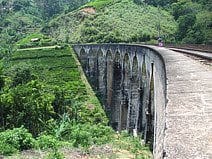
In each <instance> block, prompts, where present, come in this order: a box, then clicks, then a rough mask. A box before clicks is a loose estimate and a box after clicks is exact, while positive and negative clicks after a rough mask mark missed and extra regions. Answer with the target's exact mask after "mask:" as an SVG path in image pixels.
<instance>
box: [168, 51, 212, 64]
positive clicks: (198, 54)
mask: <svg viewBox="0 0 212 159" xmlns="http://www.w3.org/2000/svg"><path fill="white" fill-rule="evenodd" d="M169 49H170V50H172V51H175V52H179V53H183V54H185V55H186V56H188V57H190V58H192V59H194V60H198V61H199V62H201V63H203V64H205V65H208V66H211V67H212V51H208V50H207V51H205V50H196V49H191V48H189V49H186V48H183V49H181V48H169Z"/></svg>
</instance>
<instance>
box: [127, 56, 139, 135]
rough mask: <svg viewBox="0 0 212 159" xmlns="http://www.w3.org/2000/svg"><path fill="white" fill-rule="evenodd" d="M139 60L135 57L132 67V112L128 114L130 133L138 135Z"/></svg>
mask: <svg viewBox="0 0 212 159" xmlns="http://www.w3.org/2000/svg"><path fill="white" fill-rule="evenodd" d="M138 70H139V69H138V60H137V57H136V56H134V58H133V65H132V70H131V71H132V77H131V79H130V81H131V88H130V105H129V106H130V110H129V112H128V113H129V114H128V118H129V121H128V122H129V131H130V132H132V131H133V130H134V131H133V132H134V134H135V135H137V121H138V116H139V91H138V88H139V71H138Z"/></svg>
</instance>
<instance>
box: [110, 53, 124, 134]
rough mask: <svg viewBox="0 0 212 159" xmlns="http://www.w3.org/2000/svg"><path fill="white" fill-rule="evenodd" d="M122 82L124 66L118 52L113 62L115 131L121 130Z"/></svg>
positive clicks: (113, 115) (112, 123)
mask: <svg viewBox="0 0 212 159" xmlns="http://www.w3.org/2000/svg"><path fill="white" fill-rule="evenodd" d="M121 80H122V66H121V55H120V53H119V52H116V54H115V59H114V62H113V95H112V107H111V125H112V127H113V128H114V129H115V130H119V126H120V124H119V120H120V106H121Z"/></svg>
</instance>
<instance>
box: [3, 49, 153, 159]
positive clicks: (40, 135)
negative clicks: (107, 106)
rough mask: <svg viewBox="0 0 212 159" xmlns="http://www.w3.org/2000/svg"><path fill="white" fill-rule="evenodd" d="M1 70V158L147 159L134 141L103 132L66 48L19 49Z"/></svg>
mask: <svg viewBox="0 0 212 159" xmlns="http://www.w3.org/2000/svg"><path fill="white" fill-rule="evenodd" d="M1 70H2V73H1V79H3V84H2V86H1V91H0V109H1V112H0V113H1V114H0V126H1V131H0V155H3V156H7V158H23V156H25V155H26V154H25V152H26V150H30V152H31V153H30V154H29V157H35V156H36V155H35V154H36V153H37V154H39V155H37V158H58V159H59V158H66V157H67V156H69V157H70V156H72V155H73V154H75V153H79V152H80V154H82V153H83V154H84V155H86V156H89V157H94V158H96V157H97V156H98V155H101V156H104V157H106V158H107V157H116V158H119V157H120V158H121V156H122V155H123V154H125V156H127V155H128V156H129V158H131V157H132V156H133V157H135V156H141V157H142V156H144V157H146V158H151V153H150V152H149V150H148V147H144V146H143V145H141V144H140V140H139V139H138V138H133V137H131V136H129V135H128V134H127V133H122V134H116V133H115V132H114V131H113V130H112V128H111V127H109V126H108V119H107V117H106V115H105V113H104V110H103V109H102V107H101V104H100V102H99V101H98V99H97V97H96V96H95V94H94V92H93V91H92V89H91V87H90V85H89V84H88V82H87V80H86V78H85V76H84V73H83V71H82V68H81V65H80V63H79V61H78V60H77V57H76V55H75V54H74V53H73V50H72V49H71V48H70V47H67V46H66V47H59V46H55V47H49V48H48V47H39V48H28V49H19V50H17V51H16V52H14V53H13V54H12V55H11V57H10V58H9V60H8V61H7V64H6V65H5V67H4V68H1ZM100 145H102V146H103V148H102V147H101V148H99V149H100V152H99V151H97V150H96V149H98V147H99V146H100ZM94 146H95V147H96V148H95V150H92V148H93V147H94ZM64 148H65V149H66V151H64ZM105 148H107V149H110V151H109V153H108V151H107V153H106V152H104V151H103V150H104V149H105ZM76 149H77V150H76ZM102 149H103V150H102ZM39 150H41V152H42V153H38V152H39ZM73 151H74V152H73ZM120 151H121V152H122V153H120ZM27 152H28V151H27ZM23 153H24V154H23ZM99 153H100V154H99ZM41 154H43V155H41ZM80 154H79V155H80ZM8 155H9V156H10V155H12V156H11V157H9V156H8Z"/></svg>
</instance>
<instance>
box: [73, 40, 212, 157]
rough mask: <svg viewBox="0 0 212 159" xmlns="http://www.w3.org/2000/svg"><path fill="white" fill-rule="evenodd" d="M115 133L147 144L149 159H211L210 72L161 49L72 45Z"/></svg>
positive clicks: (112, 45)
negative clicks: (150, 153)
mask: <svg viewBox="0 0 212 159" xmlns="http://www.w3.org/2000/svg"><path fill="white" fill-rule="evenodd" d="M73 48H74V50H75V52H76V53H77V55H78V58H79V60H80V62H81V65H82V67H83V69H84V72H85V74H86V76H87V78H88V80H89V82H90V84H91V86H92V87H93V89H94V90H95V92H96V94H97V95H98V97H100V99H101V101H102V103H103V106H104V109H105V111H106V112H107V114H108V116H109V118H110V124H111V125H112V127H113V128H114V129H115V130H117V131H121V130H128V131H129V132H132V133H133V134H134V135H139V136H141V137H142V138H143V139H144V141H145V143H148V144H150V147H151V148H152V150H153V155H154V158H155V159H161V158H168V159H201V158H202V159H209V158H212V68H211V67H206V66H204V65H203V64H201V63H199V62H198V61H195V60H193V59H191V58H189V57H186V56H185V55H183V54H179V53H176V52H174V51H170V50H168V49H165V48H162V47H154V46H141V45H127V44H85V45H74V46H73Z"/></svg>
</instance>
